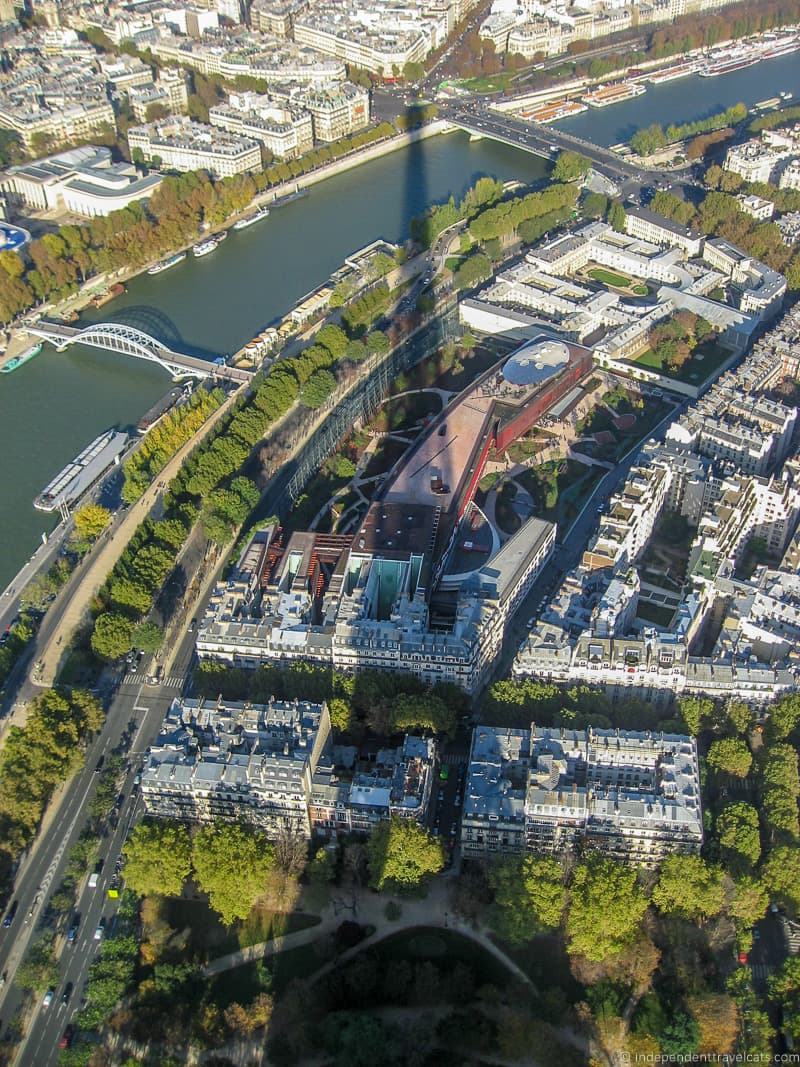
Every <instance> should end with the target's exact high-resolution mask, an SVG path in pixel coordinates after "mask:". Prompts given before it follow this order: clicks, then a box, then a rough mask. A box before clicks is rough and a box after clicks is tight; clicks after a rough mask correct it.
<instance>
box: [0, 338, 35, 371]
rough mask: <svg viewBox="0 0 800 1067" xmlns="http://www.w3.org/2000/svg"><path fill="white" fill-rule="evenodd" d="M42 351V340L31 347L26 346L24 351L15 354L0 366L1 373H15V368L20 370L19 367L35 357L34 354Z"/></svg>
mask: <svg viewBox="0 0 800 1067" xmlns="http://www.w3.org/2000/svg"><path fill="white" fill-rule="evenodd" d="M41 351H42V342H41V341H39V342H38V343H37V344H35V345H31V347H30V348H26V349H25V351H24V352H20V354H19V355H18V356H14V358H13V359H10V360H9V361H8V363H4V364H3V366H2V367H0V374H13V372H14V371H15V370H19V368H20V367H21V366H22V365H23V364H25V363H27V362H28V360H30V359H33V357H34V356H38V355H39V353H40V352H41Z"/></svg>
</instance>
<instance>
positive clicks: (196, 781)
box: [141, 698, 331, 837]
mask: <svg viewBox="0 0 800 1067" xmlns="http://www.w3.org/2000/svg"><path fill="white" fill-rule="evenodd" d="M330 728H331V724H330V716H329V715H328V709H327V706H326V705H325V704H309V703H300V702H297V701H294V702H282V701H271V702H270V703H269V704H241V703H235V702H229V701H223V700H222V699H220V700H218V701H205V700H192V699H188V698H186V699H178V698H176V699H175V700H174V701H173V702H172V704H171V706H170V708H169V710H168V711H167V714H166V716H165V718H164V723H163V725H162V729H161V732H160V734H159V736H158V738H157V739H156V741H155V743H154V744H153V745H152V747H151V748H150V751H149V754H148V757H147V763H146V765H145V767H144V769H143V771H142V781H141V791H142V799H143V801H144V805H145V811H146V812H147V814H148V815H152V816H155V817H157V818H168V819H181V820H186V821H188V822H212V821H214V820H216V819H222V820H225V821H230V822H237V821H239V820H242V821H245V822H249V823H252V824H253V825H255V826H257V827H258V828H259V829H261V830H263V831H264V832H265V833H267V834H268V835H269V836H271V837H275V836H277V835H278V834H280V833H281V832H284V831H291V832H294V833H301V834H303V835H305V836H309V835H310V832H311V825H310V821H309V816H308V803H309V799H310V797H311V789H312V779H313V776H314V773H315V771H316V769H317V767H318V765H319V763H320V760H321V759H322V756H323V753H324V752H325V750H326V746H327V744H328V740H329V736H330Z"/></svg>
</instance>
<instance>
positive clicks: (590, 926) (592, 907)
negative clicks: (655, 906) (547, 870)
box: [567, 856, 647, 960]
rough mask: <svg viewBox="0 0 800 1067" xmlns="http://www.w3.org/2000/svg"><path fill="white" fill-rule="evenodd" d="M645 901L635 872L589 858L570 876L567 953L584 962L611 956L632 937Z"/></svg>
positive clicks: (593, 857)
mask: <svg viewBox="0 0 800 1067" xmlns="http://www.w3.org/2000/svg"><path fill="white" fill-rule="evenodd" d="M646 910H647V897H646V896H645V894H644V891H643V890H642V887H641V886H640V885H639V881H638V878H637V872H636V870H635V868H632V867H626V866H623V865H622V864H619V863H615V862H614V861H613V860H611V859H607V858H605V857H600V856H592V857H590V858H589V859H588V860H587V861H586V862H584V863H581V864H579V865H578V866H577V867H576V868H575V871H574V874H573V876H572V883H571V885H570V903H569V911H568V913H567V945H568V948H569V951H570V953H574V954H575V955H578V956H585V957H586V959H588V960H603V959H606V958H607V957H609V956H615V955H617V954H618V953H620V952H622V950H623V949H624V948H625V947H626V945H629V944H630V943H631V942H632V941H633V940H634V939H635V937H636V934H637V933H638V930H639V924H640V922H641V921H642V917H643V916H644V913H645V911H646Z"/></svg>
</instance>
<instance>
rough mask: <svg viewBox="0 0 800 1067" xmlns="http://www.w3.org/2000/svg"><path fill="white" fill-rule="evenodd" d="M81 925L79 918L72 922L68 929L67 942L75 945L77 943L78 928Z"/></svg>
mask: <svg viewBox="0 0 800 1067" xmlns="http://www.w3.org/2000/svg"><path fill="white" fill-rule="evenodd" d="M79 927H80V923H79V922H78V920H77V919H75V920H74V921H73V923H72V926H70V928H69V930H67V944H68V945H74V944H75V941H76V940H77V937H78V929H79Z"/></svg>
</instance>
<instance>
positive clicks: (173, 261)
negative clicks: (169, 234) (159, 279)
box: [147, 252, 186, 274]
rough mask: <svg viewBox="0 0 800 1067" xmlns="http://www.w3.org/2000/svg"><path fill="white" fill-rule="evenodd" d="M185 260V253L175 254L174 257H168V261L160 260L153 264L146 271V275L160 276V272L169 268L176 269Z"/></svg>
mask: <svg viewBox="0 0 800 1067" xmlns="http://www.w3.org/2000/svg"><path fill="white" fill-rule="evenodd" d="M184 259H186V253H185V252H176V253H175V255H174V256H169V258H168V259H161V260H159V261H158V263H154V264H153V266H152V267H150V269H149V270H148V272H147V273H148V274H160V273H161V272H162V270H169V268H170V267H176V266H177V265H178V264H179V263H183V261H184Z"/></svg>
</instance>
